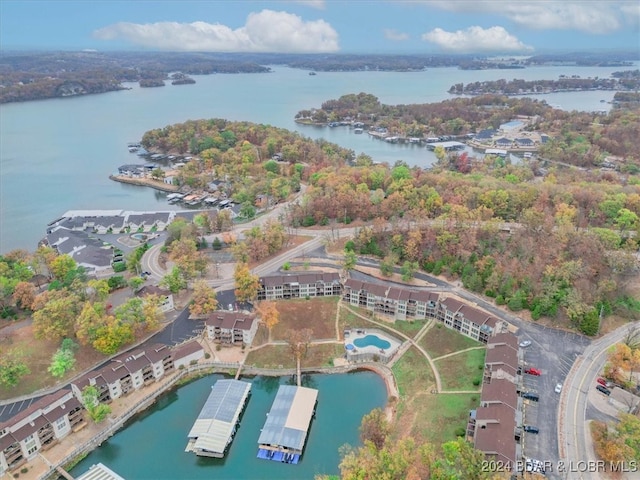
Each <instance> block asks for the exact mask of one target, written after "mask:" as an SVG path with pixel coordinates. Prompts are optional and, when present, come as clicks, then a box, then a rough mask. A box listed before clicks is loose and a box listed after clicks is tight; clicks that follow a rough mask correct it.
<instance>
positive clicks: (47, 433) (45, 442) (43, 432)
mask: <svg viewBox="0 0 640 480" xmlns="http://www.w3.org/2000/svg"><path fill="white" fill-rule="evenodd" d="M38 439H39V440H40V445H42V449H47V448H49V447H51V446H53V444H54V443H55V441H56V437H55V432H54V431H53V426H52V425H51V424H50V423H48V424H46V425H45V426H44V427H42V428H41V429H40V430H38Z"/></svg>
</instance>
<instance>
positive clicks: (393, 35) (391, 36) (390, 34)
mask: <svg viewBox="0 0 640 480" xmlns="http://www.w3.org/2000/svg"><path fill="white" fill-rule="evenodd" d="M384 38H386V39H387V40H393V41H394V42H401V41H403V40H409V34H407V33H402V32H398V31H396V30H394V29H393V28H385V29H384Z"/></svg>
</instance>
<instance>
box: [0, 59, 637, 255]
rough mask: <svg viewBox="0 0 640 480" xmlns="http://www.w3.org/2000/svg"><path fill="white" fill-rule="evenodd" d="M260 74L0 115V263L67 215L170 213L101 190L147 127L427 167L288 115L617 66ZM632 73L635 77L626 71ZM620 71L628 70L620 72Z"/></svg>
mask: <svg viewBox="0 0 640 480" xmlns="http://www.w3.org/2000/svg"><path fill="white" fill-rule="evenodd" d="M272 68H273V73H269V74H238V75H208V76H198V77H195V78H196V81H197V83H196V84H194V85H181V86H174V85H167V86H165V87H163V88H147V89H142V88H139V87H137V85H135V84H133V85H130V86H131V87H132V89H131V90H126V91H120V92H110V93H105V94H101V95H89V96H84V97H74V98H65V99H52V100H42V101H34V102H25V103H15V104H3V105H0V174H1V175H0V253H6V252H8V251H9V250H12V249H15V248H25V249H28V250H33V249H35V247H36V245H37V242H38V241H39V240H40V239H41V238H42V237H43V236H44V234H45V228H46V225H47V223H49V222H51V221H52V220H55V219H56V218H58V217H59V216H60V215H62V214H63V213H64V212H66V211H67V210H81V209H125V210H150V209H155V210H160V209H161V210H171V209H174V208H177V207H172V206H170V205H168V204H167V202H166V200H165V194H163V193H160V192H156V191H153V190H151V189H148V188H144V187H136V186H131V185H124V184H120V183H116V182H113V181H111V180H109V178H108V176H109V174H111V173H113V172H114V171H115V170H116V168H117V167H118V166H119V165H122V164H125V163H135V162H138V161H139V159H138V157H137V156H136V155H135V154H131V153H129V152H128V150H127V143H129V142H136V141H139V140H140V138H141V137H142V134H143V133H144V132H145V131H147V130H150V129H153V128H158V127H164V126H166V125H170V124H174V123H181V122H184V121H186V120H189V119H194V120H195V119H201V118H214V117H217V118H227V119H230V120H247V121H251V122H257V123H265V124H270V125H274V126H277V127H282V128H287V129H291V130H296V131H298V132H300V133H301V134H303V135H305V136H308V137H311V138H325V139H326V140H328V141H330V142H335V143H337V144H339V145H341V146H343V147H347V148H350V149H353V150H354V151H355V153H356V154H358V153H361V152H364V153H366V154H368V155H370V156H371V157H372V158H373V159H374V161H378V162H389V163H394V162H395V161H396V160H404V161H406V162H407V163H408V164H409V165H418V166H422V167H428V166H429V165H431V164H432V163H433V162H434V161H435V157H434V154H433V152H429V151H428V150H427V149H426V148H424V147H419V146H416V145H412V144H410V145H396V144H390V143H387V142H383V141H379V140H374V139H373V138H371V137H370V136H369V135H366V134H364V135H362V134H360V135H359V134H354V133H353V130H351V129H349V128H347V127H337V128H320V127H309V126H301V125H297V124H296V123H295V122H294V117H295V114H296V113H297V112H298V111H299V110H302V109H306V108H313V107H320V105H321V104H322V102H324V101H325V100H329V99H336V98H339V97H340V96H341V95H345V94H349V93H359V92H367V93H371V94H373V95H376V96H377V97H378V98H379V99H380V101H381V102H383V103H386V104H409V103H429V102H438V101H442V100H445V99H447V98H451V96H450V95H449V94H448V93H447V90H448V88H449V87H450V86H451V85H453V84H454V83H459V82H463V83H468V82H470V81H476V80H478V81H482V80H496V79H500V78H506V79H512V78H522V79H525V80H533V79H557V78H558V77H559V76H560V75H562V74H564V75H581V76H582V77H589V76H599V77H607V76H609V75H610V74H611V72H613V71H616V70H623V69H622V68H587V67H538V68H529V69H524V70H483V71H464V70H459V69H457V68H439V69H431V70H427V71H424V72H411V73H394V72H335V73H323V72H320V73H318V75H316V76H309V75H308V73H307V72H306V71H304V70H296V69H291V68H287V67H282V66H274V67H272ZM633 68H637V66H634V67H633ZM626 69H629V68H626ZM613 95H614V92H599V91H596V92H580V93H557V94H550V95H538V96H535V98H539V99H541V100H546V101H547V103H549V104H551V105H556V106H558V107H559V108H564V109H567V110H574V109H575V110H589V111H597V110H605V109H609V107H610V105H609V104H608V103H601V100H605V101H610V100H611V99H612V98H613Z"/></svg>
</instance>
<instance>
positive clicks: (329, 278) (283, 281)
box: [258, 272, 342, 300]
mask: <svg viewBox="0 0 640 480" xmlns="http://www.w3.org/2000/svg"><path fill="white" fill-rule="evenodd" d="M341 293H342V284H341V283H340V275H338V273H336V272H304V273H300V274H284V275H270V276H266V277H261V278H260V289H259V290H258V300H281V299H287V298H307V297H326V296H333V295H340V294H341Z"/></svg>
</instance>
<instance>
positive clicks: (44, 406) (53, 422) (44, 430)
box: [0, 390, 86, 477]
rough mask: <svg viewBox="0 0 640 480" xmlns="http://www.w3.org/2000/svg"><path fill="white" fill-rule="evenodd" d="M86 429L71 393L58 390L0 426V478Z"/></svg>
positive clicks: (81, 414) (81, 413)
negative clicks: (66, 438)
mask: <svg viewBox="0 0 640 480" xmlns="http://www.w3.org/2000/svg"><path fill="white" fill-rule="evenodd" d="M84 426H86V422H85V420H84V410H83V408H82V405H81V404H80V402H79V401H78V400H77V399H76V398H75V397H74V395H73V393H72V392H71V390H58V391H57V392H55V393H52V394H51V395H46V396H44V397H42V398H40V399H39V400H37V401H36V402H34V403H32V404H31V405H30V406H29V407H28V408H27V409H26V410H23V411H21V412H20V413H18V414H17V415H15V416H13V417H11V418H10V419H8V420H6V421H4V422H1V423H0V477H2V476H3V475H4V474H5V473H6V472H9V471H13V470H17V469H18V468H19V467H20V466H21V465H22V464H24V463H25V462H27V461H29V460H30V459H32V458H33V457H35V456H36V455H38V452H41V451H44V450H47V449H48V448H50V447H52V446H53V445H55V444H56V443H58V440H60V439H62V438H64V437H66V436H67V435H68V434H69V433H71V432H73V431H78V430H79V429H81V428H83V427H84Z"/></svg>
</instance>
